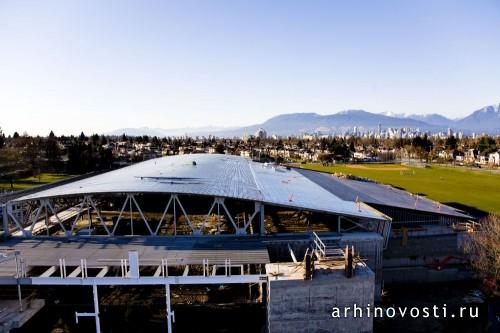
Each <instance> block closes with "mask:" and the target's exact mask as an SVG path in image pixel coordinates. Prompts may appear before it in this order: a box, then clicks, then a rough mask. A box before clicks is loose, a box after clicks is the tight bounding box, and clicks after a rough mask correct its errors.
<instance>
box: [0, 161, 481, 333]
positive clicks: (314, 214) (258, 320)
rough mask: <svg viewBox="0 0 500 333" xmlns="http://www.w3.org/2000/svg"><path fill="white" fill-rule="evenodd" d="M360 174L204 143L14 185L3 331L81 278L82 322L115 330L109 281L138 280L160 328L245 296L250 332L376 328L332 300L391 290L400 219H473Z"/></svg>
mask: <svg viewBox="0 0 500 333" xmlns="http://www.w3.org/2000/svg"><path fill="white" fill-rule="evenodd" d="M351 182H352V181H351V180H343V179H338V178H336V177H333V176H331V175H327V174H321V173H314V172H308V171H304V170H296V169H291V168H287V167H282V166H276V165H272V164H262V163H256V162H252V161H249V160H247V159H245V158H242V157H237V156H228V155H206V154H195V155H180V156H172V157H165V158H158V159H153V160H149V161H146V162H142V163H138V164H135V165H132V166H129V167H125V168H122V169H118V170H114V171H110V172H107V173H102V174H99V175H95V176H91V177H87V178H82V179H78V180H75V181H69V182H65V183H64V184H61V185H56V186H50V187H49V188H45V189H39V190H34V191H30V192H29V193H21V194H17V195H14V196H9V197H7V198H6V199H5V200H4V203H3V205H2V216H3V230H2V231H3V238H4V240H3V242H2V243H0V252H1V257H0V285H2V288H4V290H5V292H6V293H7V294H8V293H9V292H10V295H11V296H12V297H3V298H4V299H3V300H0V302H4V303H5V304H4V305H5V309H6V310H5V311H4V313H3V314H2V313H0V324H1V325H3V326H2V327H3V329H4V330H5V331H8V330H9V329H15V328H17V327H20V326H22V324H23V323H25V322H27V324H26V325H29V323H30V318H31V317H33V319H32V320H35V319H36V318H35V317H36V316H37V314H36V313H37V312H38V311H43V310H41V309H43V308H44V304H45V307H47V306H48V305H47V303H48V302H53V300H51V297H52V298H53V296H50V295H47V294H45V295H44V290H51V292H52V294H55V293H57V292H60V291H61V290H63V291H65V290H70V292H69V293H66V292H63V295H62V296H61V297H63V298H70V297H71V294H70V293H72V292H74V293H75V297H77V296H76V293H79V294H86V295H91V296H92V298H91V302H87V303H88V304H85V305H79V304H77V302H76V303H75V305H74V306H72V307H71V311H73V312H74V323H73V325H74V327H79V326H78V325H88V323H89V322H92V325H95V330H96V331H97V332H100V331H101V329H102V330H103V331H106V328H108V330H112V328H113V327H116V326H117V325H119V323H118V322H114V323H113V321H112V318H113V313H112V311H111V310H109V311H106V312H104V311H100V309H101V310H102V308H103V303H105V302H106V301H107V300H108V299H109V298H110V295H111V294H112V292H111V291H110V290H111V289H110V288H123V289H120V290H125V289H126V288H128V289H127V292H128V295H129V296H128V297H129V298H133V297H135V295H134V294H132V292H131V290H132V291H133V292H135V293H141V296H142V299H143V300H144V299H146V300H147V299H148V298H150V297H151V298H153V297H154V295H156V296H158V293H160V294H161V297H160V298H158V297H157V298H156V299H160V300H161V302H160V304H155V308H156V309H157V310H158V312H157V320H158V322H159V323H160V324H159V326H158V327H161V329H165V330H167V331H168V332H175V331H179V332H180V331H193V327H199V326H197V325H201V324H203V323H202V322H201V323H200V322H199V321H197V320H196V319H197V318H203V314H202V311H201V310H200V305H202V306H205V307H203V308H202V309H207V307H208V306H209V305H211V307H210V311H209V312H210V315H213V314H216V313H218V312H224V311H226V310H227V309H228V308H229V309H231V308H238V307H240V308H241V309H242V310H241V311H240V314H242V315H241V317H238V318H239V319H238V321H235V322H231V320H230V319H227V322H228V323H229V324H228V325H230V326H229V329H231V328H232V329H233V330H234V331H244V330H245V325H246V324H242V323H245V318H246V320H247V323H248V325H247V328H249V327H251V328H252V331H255V330H256V329H258V330H260V331H267V332H285V331H293V332H295V331H297V332H310V331H336V332H353V331H356V332H369V331H371V330H372V327H373V326H372V325H373V324H372V319H371V318H356V319H355V320H353V319H352V318H351V317H347V318H341V319H333V318H332V317H331V308H332V307H334V306H348V305H349V304H351V305H352V304H357V305H358V306H363V305H367V304H374V301H375V300H376V299H378V298H379V297H380V294H381V289H382V284H383V280H384V279H385V278H390V274H389V275H388V276H387V277H386V275H385V274H386V273H385V272H384V270H383V267H384V265H385V262H386V260H387V258H385V254H384V251H389V250H390V248H391V244H392V242H394V244H395V245H394V246H396V245H401V244H402V243H401V240H399V238H397V237H402V236H401V235H400V233H399V231H398V232H397V233H394V232H393V233H391V230H392V229H394V228H392V227H393V226H395V225H396V224H398V225H400V224H402V223H405V221H406V222H409V221H407V220H408V219H409V218H406V217H409V216H411V219H419V220H418V221H417V220H413V221H411V222H412V223H413V224H412V225H413V227H414V228H418V227H419V228H421V227H420V226H421V225H422V224H426V225H428V226H431V225H433V226H435V227H439V228H441V229H440V230H441V231H442V230H444V229H442V228H448V229H449V228H451V226H452V225H455V224H456V223H463V222H466V221H468V220H470V219H471V218H470V217H469V216H468V215H467V214H464V213H462V212H459V211H457V210H455V209H452V208H450V207H447V206H444V205H440V206H438V204H436V203H434V202H430V203H428V201H427V200H426V199H420V201H419V202H417V203H416V204H414V203H413V202H411V199H407V197H408V198H411V195H409V194H408V193H407V192H404V191H400V193H398V192H394V193H392V194H391V195H392V196H386V195H385V194H383V195H382V196H374V195H373V192H374V191H375V189H376V186H378V187H379V189H380V188H384V189H386V193H387V191H389V190H387V188H386V187H381V186H382V185H378V184H374V183H368V182H367V183H366V184H363V182H360V184H358V185H357V187H354V185H352V184H353V183H351ZM351 185H352V186H351ZM374 186H375V187H374ZM358 192H359V193H358ZM384 198H385V199H384ZM405 200H406V201H405ZM413 201H415V200H414V199H413ZM428 205H431V206H428ZM402 212H404V214H403V213H402ZM405 214H406V215H405ZM428 216H434V217H435V218H430V217H428ZM405 219H407V220H405ZM396 220H397V221H396ZM416 222H420V223H416ZM395 229H399V226H398V227H397V228H395ZM424 229H425V228H424ZM419 230H420V229H419ZM425 230H430V229H425ZM450 230H451V229H450ZM417 231H418V230H417ZM417 231H415V230H411V231H410V232H417ZM420 231H422V230H420ZM422 232H423V231H422ZM404 233H406V236H404V237H406V238H404V237H403V238H404V239H406V241H407V242H408V232H407V231H405V232H404ZM428 233H429V231H427V234H428ZM394 237H396V238H394ZM394 239H396V240H394ZM394 262H396V261H394ZM396 266H397V267H396V268H398V269H404V267H403V266H402V265H396ZM427 269H428V267H427ZM131 287H133V289H130V288H131ZM67 288H69V289H67ZM144 291H145V292H144ZM228 291H229V292H228ZM114 292H116V291H114ZM193 295H194V296H193ZM9 298H11V299H9ZM118 303H119V302H118ZM122 303H125V304H126V303H127V300H124V301H123V302H122ZM114 304H115V305H117V306H119V305H120V304H117V302H116V301H115V302H114ZM89 305H91V306H89ZM106 309H109V307H108V308H106ZM20 310H21V311H20ZM254 311H255V313H256V314H255V313H254ZM176 312H177V315H176ZM187 313H189V315H186V314H187ZM199 316H200V317H199ZM82 317H90V318H82ZM228 317H230V315H228V316H226V318H228ZM242 318H243V319H242ZM240 319H241V320H240ZM224 320H226V319H224ZM101 322H102V323H101ZM221 322H223V320H221ZM221 325H222V326H221V327H225V329H227V327H228V326H227V325H226V326H224V324H222V323H221ZM238 325H242V326H241V327H239V326H238ZM252 325H253V326H252ZM81 327H84V326H81ZM200 327H203V326H200ZM190 328H191V329H190ZM219 328H220V327H219ZM148 330H149V329H148ZM194 330H196V329H194ZM131 331H132V330H131Z"/></svg>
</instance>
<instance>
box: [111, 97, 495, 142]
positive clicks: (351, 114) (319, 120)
mask: <svg viewBox="0 0 500 333" xmlns="http://www.w3.org/2000/svg"><path fill="white" fill-rule="evenodd" d="M379 124H380V125H381V127H382V128H388V127H392V128H406V127H410V128H412V129H417V128H419V129H420V130H421V131H431V132H438V131H446V130H447V129H448V128H451V129H453V131H455V132H458V131H461V132H463V133H465V134H471V133H478V134H479V133H488V134H492V135H496V134H500V103H499V104H495V105H489V106H485V107H483V108H481V109H479V110H477V111H474V112H472V113H471V114H470V115H468V116H467V117H464V118H459V119H450V118H447V117H444V116H442V115H439V114H427V115H403V114H389V113H371V112H368V111H364V110H346V111H341V112H338V113H334V114H330V115H319V114H317V113H289V114H282V115H278V116H275V117H272V118H270V119H268V120H267V121H265V122H263V123H261V124H255V125H250V126H245V127H238V128H218V127H204V128H181V129H161V128H149V127H142V128H121V129H117V130H115V131H112V132H109V133H106V134H108V135H122V134H123V133H125V134H126V135H135V136H137V135H156V136H159V137H163V136H180V135H190V136H196V135H199V136H202V135H205V136H207V135H215V136H225V137H234V136H240V137H241V136H243V135H245V134H254V133H255V132H256V131H257V130H258V129H259V128H264V129H265V130H266V131H267V133H268V134H277V135H298V134H302V133H315V132H321V133H325V134H332V133H342V132H345V131H348V130H349V131H352V130H353V128H354V126H356V127H357V129H358V130H359V131H366V130H371V131H376V130H377V129H378V126H379Z"/></svg>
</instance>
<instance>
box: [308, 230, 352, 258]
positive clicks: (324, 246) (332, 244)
mask: <svg viewBox="0 0 500 333" xmlns="http://www.w3.org/2000/svg"><path fill="white" fill-rule="evenodd" d="M313 248H314V253H315V255H316V258H317V259H318V260H319V261H327V260H344V259H345V255H344V251H343V250H342V248H341V247H340V245H339V241H338V240H335V239H327V240H322V239H321V238H320V237H319V236H318V234H317V233H315V232H313Z"/></svg>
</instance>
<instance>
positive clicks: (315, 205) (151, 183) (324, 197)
mask: <svg viewBox="0 0 500 333" xmlns="http://www.w3.org/2000/svg"><path fill="white" fill-rule="evenodd" d="M125 192H132V193H179V194H196V195H206V196H220V197H226V198H235V199H243V200H252V201H259V202H264V203H268V204H273V205H280V206H287V207H292V208H298V209H306V210H316V211H323V212H328V213H336V214H343V215H349V216H357V217H362V218H371V219H386V217H385V216H384V215H383V214H380V213H378V212H376V211H373V210H371V209H367V208H364V207H362V208H360V207H359V205H357V204H356V203H355V202H353V201H346V200H342V199H341V198H339V197H338V196H337V195H335V194H333V193H331V192H329V191H328V190H326V189H324V188H323V187H321V186H319V185H318V184H316V183H315V182H314V181H312V180H310V179H308V178H307V177H305V176H303V175H302V174H300V173H299V172H297V171H295V170H287V169H285V168H283V167H276V166H272V165H267V164H262V163H256V162H252V161H250V160H248V159H246V158H243V157H239V156H232V155H217V154H193V155H176V156H169V157H162V158H157V159H153V160H149V161H145V162H141V163H137V164H134V165H132V166H128V167H125V168H122V169H118V170H114V171H110V172H107V173H103V174H100V175H97V176H93V177H89V178H85V179H82V180H78V181H75V182H72V183H68V184H65V185H61V186H57V187H53V188H51V189H48V190H44V191H40V192H37V193H34V194H30V195H27V196H24V197H21V198H18V199H16V200H15V201H23V200H33V199H41V198H50V197H61V196H69V195H81V194H101V193H125Z"/></svg>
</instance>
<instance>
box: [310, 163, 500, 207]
mask: <svg viewBox="0 0 500 333" xmlns="http://www.w3.org/2000/svg"><path fill="white" fill-rule="evenodd" d="M300 166H301V167H302V168H307V169H311V170H317V171H324V172H330V173H334V172H341V173H344V174H349V175H355V176H360V177H365V178H369V179H372V180H375V181H377V182H380V183H384V184H390V185H393V186H396V187H399V188H403V189H405V190H407V191H409V192H412V193H419V194H422V195H426V196H427V197H428V198H430V199H433V200H437V201H440V202H442V203H449V204H452V205H453V203H458V204H460V205H465V206H468V207H472V208H475V209H478V210H481V211H483V212H488V213H497V214H500V173H498V172H489V171H483V170H472V169H468V168H463V167H442V166H431V167H428V168H411V167H406V166H403V165H399V164H397V165H395V164H377V165H373V164H370V165H367V164H350V165H349V164H347V165H333V166H322V165H321V164H302V165H300ZM455 206H457V205H455Z"/></svg>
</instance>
